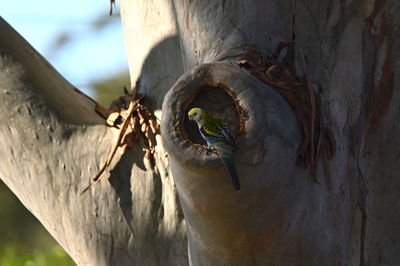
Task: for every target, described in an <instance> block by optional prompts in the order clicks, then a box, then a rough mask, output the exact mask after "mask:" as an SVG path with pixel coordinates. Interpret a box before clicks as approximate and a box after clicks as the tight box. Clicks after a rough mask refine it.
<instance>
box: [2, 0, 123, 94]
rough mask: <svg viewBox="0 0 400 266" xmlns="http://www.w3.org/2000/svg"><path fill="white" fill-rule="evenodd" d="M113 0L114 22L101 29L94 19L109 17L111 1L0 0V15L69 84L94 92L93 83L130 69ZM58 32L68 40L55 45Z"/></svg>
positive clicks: (117, 10)
mask: <svg viewBox="0 0 400 266" xmlns="http://www.w3.org/2000/svg"><path fill="white" fill-rule="evenodd" d="M116 4H117V5H116V6H115V7H114V9H113V10H114V12H113V13H114V15H113V17H112V18H111V19H112V21H113V22H112V23H110V24H109V25H108V26H106V27H104V28H102V29H101V30H96V28H95V27H94V26H93V21H97V20H98V19H99V18H100V17H102V16H103V17H105V16H108V13H109V7H110V2H109V0H84V1H82V0H57V1H54V0H35V1H32V0H0V16H2V17H3V19H5V20H6V21H7V22H8V23H9V24H10V25H11V26H12V27H13V28H14V29H16V30H17V31H18V32H19V34H21V35H22V36H23V37H24V38H25V39H26V40H27V41H28V42H29V43H30V44H31V45H32V46H33V47H34V48H35V49H36V50H37V51H39V53H41V54H42V55H43V56H44V57H45V58H46V59H47V60H48V61H49V62H50V64H52V65H53V67H55V68H56V69H57V70H58V72H60V73H61V74H62V75H63V76H64V77H65V78H66V79H67V80H68V81H69V82H71V83H72V84H73V85H75V86H76V87H77V88H78V89H81V90H83V91H84V92H85V93H87V94H89V95H91V96H93V94H92V92H91V90H90V86H89V84H90V82H91V81H101V80H103V79H105V78H107V77H108V76H110V75H112V74H116V73H119V72H121V71H123V70H125V71H126V70H127V69H128V62H127V57H126V47H125V40H124V37H123V32H122V25H121V22H120V19H119V16H118V13H119V6H118V5H119V3H118V1H116ZM61 35H63V36H69V37H70V39H71V41H70V42H68V43H67V44H65V45H64V46H62V48H61V49H54V47H55V46H56V45H55V44H56V43H57V40H59V38H60V36H61Z"/></svg>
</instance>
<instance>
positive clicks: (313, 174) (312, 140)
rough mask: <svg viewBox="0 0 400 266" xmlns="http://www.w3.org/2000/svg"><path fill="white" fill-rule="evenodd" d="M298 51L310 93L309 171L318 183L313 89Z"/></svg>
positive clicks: (302, 56) (305, 64)
mask: <svg viewBox="0 0 400 266" xmlns="http://www.w3.org/2000/svg"><path fill="white" fill-rule="evenodd" d="M300 53H301V59H302V60H303V66H304V74H305V75H306V79H307V87H308V92H309V95H310V104H311V121H310V123H311V125H310V131H311V134H310V165H311V173H312V176H313V182H314V183H318V184H319V182H318V179H317V175H316V172H315V157H314V134H315V100H314V90H313V88H312V86H311V81H310V75H309V72H308V67H307V63H306V58H305V56H304V53H303V50H302V49H301V48H300Z"/></svg>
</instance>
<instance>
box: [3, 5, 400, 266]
mask: <svg viewBox="0 0 400 266" xmlns="http://www.w3.org/2000/svg"><path fill="white" fill-rule="evenodd" d="M292 10H293V3H292V1H261V0H259V1H257V0H253V1H239V0H237V1H204V0H192V1H172V2H171V1H166V0H163V1H157V3H155V2H154V3H150V2H149V1H121V15H122V21H123V26H124V31H125V37H126V41H127V47H128V56H129V65H130V74H131V79H132V83H135V82H136V80H137V79H139V80H140V82H139V84H140V89H141V91H140V92H142V93H145V94H146V96H148V97H149V99H150V101H151V103H152V108H153V109H155V110H157V109H160V108H161V104H163V105H162V119H161V132H162V141H161V138H160V136H158V137H157V141H158V146H157V149H156V160H155V168H154V169H152V168H151V167H150V166H149V165H148V164H147V163H146V161H145V160H144V159H143V158H144V152H143V151H142V149H141V147H137V148H135V149H133V150H130V151H128V152H127V153H126V154H124V155H123V156H121V157H120V158H116V159H115V163H114V164H113V165H111V166H110V167H109V175H108V176H107V177H108V181H107V180H106V179H103V180H102V181H101V182H100V183H99V184H98V185H96V186H95V187H93V188H92V189H91V190H90V191H89V192H87V193H86V194H84V195H83V196H79V192H80V191H81V190H82V189H83V188H84V187H85V186H86V185H88V184H89V182H90V180H91V178H92V177H94V176H95V175H96V173H97V171H98V168H99V165H100V164H101V163H102V162H103V161H105V159H106V156H107V154H108V152H109V151H110V146H111V144H112V142H113V138H114V137H115V134H116V130H115V129H113V128H109V127H105V126H104V122H103V121H102V120H101V119H100V118H99V116H98V115H97V114H96V113H95V111H94V107H93V106H92V105H91V103H90V102H89V101H87V100H86V99H85V98H84V97H82V96H81V95H80V94H79V93H76V91H75V90H74V89H73V87H72V86H71V85H70V84H69V83H68V82H66V81H65V80H64V79H63V78H62V77H61V76H60V75H59V74H58V73H56V72H55V70H54V69H53V68H51V67H50V66H49V65H48V63H47V62H46V61H45V60H44V59H43V58H41V57H40V55H38V54H37V53H36V52H35V51H34V50H33V49H32V48H31V47H30V46H29V45H27V43H26V42H25V41H24V40H23V39H22V38H21V37H20V36H18V35H17V34H16V33H15V32H14V31H13V30H12V29H11V28H10V27H9V26H8V25H7V24H6V23H5V22H4V21H1V23H0V39H1V40H2V41H1V42H0V54H1V58H0V59H1V64H0V66H1V71H0V75H1V78H0V101H1V105H0V108H1V110H0V114H1V116H0V119H1V125H2V126H1V128H0V134H1V138H0V140H1V141H2V143H1V144H2V145H1V146H0V147H1V148H0V149H1V154H3V156H1V159H0V177H1V178H2V179H3V181H4V182H5V183H6V184H7V185H8V186H9V187H10V188H11V189H12V190H13V192H14V193H15V194H16V195H17V196H18V198H20V199H21V201H22V202H23V203H24V204H25V206H27V208H28V209H29V210H30V211H32V213H33V214H34V215H35V216H37V217H38V219H39V220H40V221H41V222H42V223H43V224H44V226H45V227H46V228H47V230H49V232H50V233H51V234H52V235H53V236H54V237H55V238H56V239H57V241H59V242H60V244H61V245H62V246H63V247H64V248H65V249H66V251H67V252H68V253H69V254H70V255H71V257H72V258H73V259H74V260H75V261H76V262H77V263H78V264H79V265H187V264H189V263H190V264H191V265H397V264H398V262H399V261H400V255H399V252H398V245H397V243H398V242H399V241H400V226H399V223H398V219H399V214H400V203H399V201H398V199H397V198H398V197H397V194H398V189H399V185H400V183H399V182H400V181H399V180H400V179H399V178H398V177H399V173H400V169H399V165H400V157H399V154H400V138H399V136H400V123H399V117H400V108H399V103H400V99H399V97H400V96H399V93H398V91H399V86H400V85H399V81H400V80H399V77H400V74H399V73H400V69H399V68H400V63H399V62H400V53H399V51H400V49H399V48H400V34H399V32H400V28H399V25H400V20H399V18H398V16H396V15H397V14H399V12H400V4H399V2H398V1H397V0H387V1H369V2H365V1H358V0H354V1H347V2H346V1H342V0H340V1H336V2H335V1H326V2H321V3H320V2H318V3H316V2H315V1H298V2H297V4H296V7H295V18H296V23H295V27H293V26H292V17H293V16H292ZM294 29H295V31H294ZM294 33H295V34H294ZM293 37H296V38H295V40H296V44H295V45H294V46H291V47H289V48H285V50H284V51H283V52H282V53H283V54H284V55H283V56H282V57H283V59H282V60H287V61H286V64H289V65H290V67H291V68H292V70H293V72H294V73H295V74H296V76H298V77H300V80H303V81H306V80H307V77H309V78H310V80H311V85H312V88H313V92H314V93H310V95H315V99H314V101H315V103H316V105H317V110H319V111H320V114H321V117H320V121H322V119H323V121H324V123H325V125H326V126H330V127H331V129H332V132H333V136H334V138H335V141H336V156H335V157H334V158H332V159H331V160H328V158H327V156H324V157H322V158H321V159H319V160H316V161H315V164H316V166H317V167H315V169H316V177H317V178H318V181H319V183H320V184H319V185H318V184H314V183H313V179H312V174H311V171H310V167H307V168H305V167H302V166H300V165H299V158H298V157H299V156H298V155H297V152H298V149H299V146H300V145H301V144H302V141H303V140H304V138H305V134H306V132H305V131H304V129H302V128H301V127H300V125H299V123H298V122H297V120H298V117H297V116H296V114H297V113H296V112H297V110H295V109H293V105H292V104H290V101H289V102H288V101H287V100H288V99H287V98H285V97H282V96H281V95H280V93H279V90H277V89H276V88H275V87H273V86H269V85H267V84H266V83H264V82H262V81H260V79H257V78H256V77H254V75H252V73H253V72H252V71H251V69H250V70H247V69H245V68H240V67H239V65H238V64H237V63H236V59H237V56H239V55H241V54H243V53H244V48H245V47H251V48H253V49H255V50H257V51H259V52H260V53H261V54H264V55H269V56H271V55H272V54H273V53H274V49H275V47H277V45H278V43H279V42H281V41H290V40H292V38H293ZM300 48H301V49H302V51H303V53H304V54H305V56H306V57H307V59H308V60H307V62H306V66H307V67H308V70H309V71H308V72H309V74H308V75H306V74H305V69H306V68H305V66H304V64H303V61H302V57H301V53H300ZM183 72H185V73H184V74H182V73H183ZM253 74H254V73H253ZM179 76H180V77H179ZM176 80H177V81H176ZM175 81H176V82H175ZM174 82H175V84H173V83H174ZM167 91H168V93H167ZM304 101H306V99H304ZM193 106H199V107H203V108H205V109H207V110H210V111H211V112H214V113H216V114H218V115H220V116H221V117H223V118H224V119H225V120H226V121H228V122H229V125H230V127H231V130H232V131H233V132H234V133H235V135H236V136H237V139H238V143H239V149H238V150H237V151H236V153H235V156H236V168H237V171H238V174H239V178H240V182H241V185H242V187H241V190H240V192H235V191H234V189H233V188H232V186H231V183H230V180H229V177H228V176H227V174H226V171H225V169H224V168H223V166H222V164H221V163H220V161H219V159H218V157H217V155H215V154H214V153H212V152H210V151H208V150H207V149H205V148H204V146H203V144H204V143H203V142H202V140H201V138H200V137H199V134H198V132H197V131H196V128H195V127H194V125H193V124H191V123H190V122H189V121H187V118H186V112H187V111H188V109H190V107H193ZM308 107H310V106H308ZM310 108H311V107H310ZM318 114H319V113H318ZM313 127H314V125H313ZM320 129H322V128H320ZM320 134H321V135H322V132H320ZM161 142H163V144H162V143H161ZM94 143H95V145H94ZM164 146H165V149H166V151H165V150H164ZM166 152H168V157H167V154H166ZM317 159H318V158H317ZM172 176H173V180H172ZM175 186H176V190H175ZM178 194H179V200H178ZM181 206H182V210H183V213H182V211H181ZM183 217H184V218H183ZM186 234H187V237H186ZM186 238H187V240H186ZM187 248H188V249H187Z"/></svg>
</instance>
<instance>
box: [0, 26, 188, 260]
mask: <svg viewBox="0 0 400 266" xmlns="http://www.w3.org/2000/svg"><path fill="white" fill-rule="evenodd" d="M0 39H1V42H0V55H1V56H0V102H1V105H0V121H1V122H0V124H1V127H0V141H1V148H0V150H1V152H0V154H1V157H0V177H1V178H2V180H3V181H4V182H5V183H6V184H7V186H9V187H10V188H11V190H12V191H13V192H14V193H15V194H16V195H17V196H18V198H19V199H20V200H21V201H22V203H23V204H24V205H25V206H26V207H27V208H28V209H29V210H30V211H31V212H32V213H33V214H34V215H35V216H36V217H37V218H38V219H39V220H40V221H41V223H42V224H43V225H44V226H45V227H46V229H47V230H48V231H49V232H50V233H51V234H52V235H53V236H54V237H55V239H56V240H57V241H58V242H59V243H60V244H61V246H62V247H63V248H64V249H65V250H66V251H67V252H68V253H69V255H70V256H71V257H72V258H73V259H74V261H75V262H76V263H77V264H78V265H96V266H97V265H187V264H188V258H187V244H186V226H185V222H184V220H183V215H182V212H181V210H180V207H179V202H178V198H177V195H176V192H175V188H174V182H173V180H172V177H171V174H170V171H169V164H168V161H167V158H166V153H165V151H164V150H163V148H162V146H161V145H160V146H159V147H157V152H156V158H155V165H156V166H155V168H154V169H153V168H151V167H150V166H149V165H148V164H147V163H146V161H145V160H144V159H143V158H144V152H143V151H142V147H141V146H140V145H139V146H137V148H136V149H134V150H131V151H128V152H127V153H126V154H125V155H124V156H122V157H121V156H117V157H120V158H116V159H114V163H113V164H112V165H111V167H109V174H108V175H107V176H106V178H104V180H102V182H100V183H99V184H97V185H96V186H95V187H93V188H92V189H91V190H89V191H88V192H86V193H85V194H83V195H82V196H80V195H79V194H80V192H81V191H82V190H83V189H84V188H85V187H86V186H87V185H88V184H89V182H90V180H91V179H92V178H93V177H94V176H95V175H96V174H97V172H98V170H99V167H100V166H101V165H102V164H103V163H104V162H105V160H106V157H107V155H108V153H109V152H110V148H111V145H112V143H113V141H115V137H116V133H117V132H116V131H117V130H116V129H114V128H110V127H106V126H105V121H104V120H103V119H101V118H100V116H99V115H98V114H96V112H95V111H94V105H93V104H92V102H90V101H88V100H87V98H85V97H83V96H82V95H81V94H80V93H77V92H76V90H74V88H73V86H72V85H71V84H69V83H68V82H67V81H66V80H64V79H63V78H62V77H61V76H60V75H59V74H58V73H57V72H56V71H55V70H54V69H53V68H52V67H51V66H50V65H49V64H48V63H47V62H46V61H45V59H43V58H42V57H41V56H40V55H39V54H38V53H37V52H36V51H35V50H34V49H33V48H32V47H31V46H30V45H29V44H28V43H27V42H26V41H25V40H24V39H23V38H22V37H21V36H19V35H18V34H17V33H16V32H15V31H14V30H13V29H12V28H11V27H10V26H9V25H8V24H7V23H6V22H5V21H4V20H0ZM166 84H167V85H168V82H167V83H166ZM163 85H165V84H163ZM157 139H158V141H161V138H160V136H157ZM107 178H108V180H107Z"/></svg>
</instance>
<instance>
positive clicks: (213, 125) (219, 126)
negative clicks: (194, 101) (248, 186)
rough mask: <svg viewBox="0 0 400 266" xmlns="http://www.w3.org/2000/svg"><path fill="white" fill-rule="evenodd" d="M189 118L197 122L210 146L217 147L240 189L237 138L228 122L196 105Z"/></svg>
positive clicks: (234, 185)
mask: <svg viewBox="0 0 400 266" xmlns="http://www.w3.org/2000/svg"><path fill="white" fill-rule="evenodd" d="M188 117H189V120H191V121H194V122H196V124H197V126H198V128H199V131H200V134H201V136H202V137H203V139H204V140H205V141H206V142H207V146H208V148H215V149H216V150H217V153H218V156H219V158H220V159H221V161H222V163H223V165H224V166H225V169H226V170H227V172H228V174H229V176H230V177H231V180H232V185H233V187H234V189H235V190H236V191H239V190H240V182H239V178H238V175H237V173H236V168H235V161H234V151H235V150H236V149H237V144H236V140H235V138H234V137H233V136H232V134H231V133H230V130H229V127H228V125H227V123H226V122H225V121H224V120H223V119H221V118H219V117H215V116H212V115H210V114H209V113H207V112H206V111H204V110H203V109H201V108H198V107H195V108H192V109H190V111H189V112H188Z"/></svg>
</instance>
